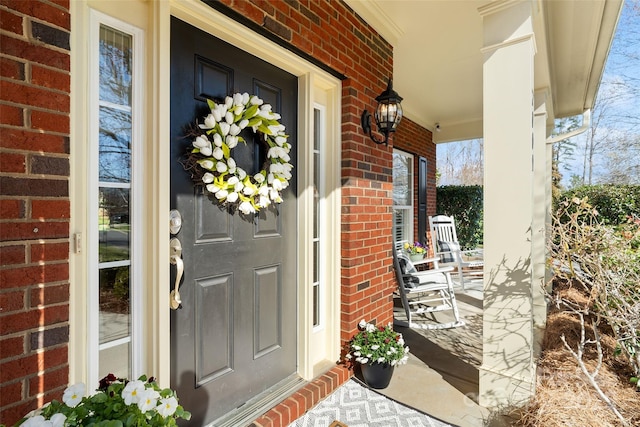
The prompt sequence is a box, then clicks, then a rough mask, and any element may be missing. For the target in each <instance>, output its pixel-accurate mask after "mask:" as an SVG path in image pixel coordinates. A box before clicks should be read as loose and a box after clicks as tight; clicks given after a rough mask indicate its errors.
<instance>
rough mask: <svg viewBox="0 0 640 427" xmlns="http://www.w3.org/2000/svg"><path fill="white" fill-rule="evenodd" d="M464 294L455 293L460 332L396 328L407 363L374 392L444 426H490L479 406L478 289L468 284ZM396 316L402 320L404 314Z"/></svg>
mask: <svg viewBox="0 0 640 427" xmlns="http://www.w3.org/2000/svg"><path fill="white" fill-rule="evenodd" d="M465 288H466V290H462V289H461V288H460V287H457V288H456V298H457V301H458V309H459V311H460V315H461V318H462V319H463V320H464V321H465V325H464V326H461V327H458V328H453V329H442V330H424V329H409V328H404V327H399V326H396V327H395V329H396V330H397V331H398V332H401V333H402V334H403V336H404V339H405V341H406V343H407V345H408V346H409V349H410V356H409V362H408V363H407V364H406V365H403V366H400V367H397V368H396V369H395V372H394V374H393V378H392V379H391V383H390V384H389V387H387V388H386V389H383V390H378V391H379V392H380V393H381V394H384V395H386V396H387V397H389V398H391V399H393V400H396V401H398V402H400V403H403V404H405V405H408V406H411V407H413V408H415V409H418V410H420V411H422V412H425V413H427V414H429V415H431V416H433V417H435V418H438V419H440V420H442V421H445V422H447V423H450V424H453V425H456V426H460V427H481V426H485V425H490V424H489V422H488V421H487V420H488V419H489V411H488V410H487V409H486V408H483V407H481V406H479V405H478V403H477V396H478V383H479V373H478V367H479V366H480V364H481V362H482V283H481V281H474V282H471V283H467V284H466V286H465ZM395 315H396V316H398V317H403V316H404V312H402V313H401V312H399V311H397V312H396V313H395ZM450 318H452V317H450V316H449V315H446V314H444V313H437V317H436V320H437V321H440V322H447V321H449V320H448V319H450ZM491 425H496V424H495V423H494V422H492V423H491Z"/></svg>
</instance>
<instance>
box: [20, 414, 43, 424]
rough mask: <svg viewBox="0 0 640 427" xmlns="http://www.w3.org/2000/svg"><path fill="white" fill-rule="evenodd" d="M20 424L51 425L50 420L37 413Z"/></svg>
mask: <svg viewBox="0 0 640 427" xmlns="http://www.w3.org/2000/svg"><path fill="white" fill-rule="evenodd" d="M20 425H21V426H25V427H41V426H48V425H50V421H47V420H45V419H44V417H43V416H42V415H36V416H34V417H30V418H27V420H26V421H25V422H24V423H22V424H20Z"/></svg>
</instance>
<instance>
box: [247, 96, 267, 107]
mask: <svg viewBox="0 0 640 427" xmlns="http://www.w3.org/2000/svg"><path fill="white" fill-rule="evenodd" d="M249 102H251V104H252V105H262V103H263V102H264V101H263V100H262V99H260V98H258V97H257V96H252V97H251V100H250V101H249Z"/></svg>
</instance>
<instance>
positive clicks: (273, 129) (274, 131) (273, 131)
mask: <svg viewBox="0 0 640 427" xmlns="http://www.w3.org/2000/svg"><path fill="white" fill-rule="evenodd" d="M267 128H269V132H271V135H277V134H278V131H279V130H280V126H278V125H271V126H267Z"/></svg>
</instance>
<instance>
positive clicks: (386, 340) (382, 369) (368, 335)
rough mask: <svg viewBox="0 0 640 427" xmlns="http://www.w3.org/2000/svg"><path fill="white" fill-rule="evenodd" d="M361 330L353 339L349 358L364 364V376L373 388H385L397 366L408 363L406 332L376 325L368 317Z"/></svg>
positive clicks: (359, 325)
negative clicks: (403, 334)
mask: <svg viewBox="0 0 640 427" xmlns="http://www.w3.org/2000/svg"><path fill="white" fill-rule="evenodd" d="M358 327H359V329H360V332H358V333H357V334H356V335H354V336H353V338H351V340H350V341H349V348H348V351H347V354H346V356H345V358H346V359H347V360H349V361H355V362H356V363H358V364H360V367H361V370H362V376H363V377H364V380H365V382H366V383H367V385H369V387H372V388H378V389H380V388H385V387H387V386H388V385H389V381H391V376H392V375H393V370H394V368H395V367H396V366H398V365H402V364H405V363H407V360H408V358H409V356H408V354H409V347H408V346H406V345H405V342H404V339H403V338H402V334H401V333H399V332H396V331H394V330H393V326H392V325H391V324H388V325H387V326H376V325H374V324H373V323H368V322H366V321H365V320H364V319H363V320H361V321H360V323H359V324H358Z"/></svg>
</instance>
